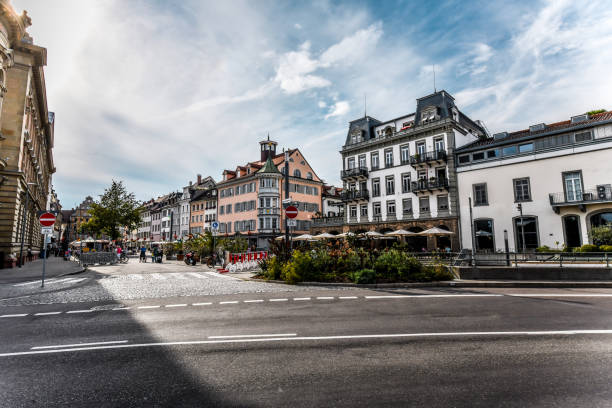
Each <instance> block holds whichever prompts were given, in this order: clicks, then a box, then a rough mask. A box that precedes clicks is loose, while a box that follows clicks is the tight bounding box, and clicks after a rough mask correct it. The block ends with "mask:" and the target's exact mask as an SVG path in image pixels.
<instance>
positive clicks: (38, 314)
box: [34, 312, 62, 316]
mask: <svg viewBox="0 0 612 408" xmlns="http://www.w3.org/2000/svg"><path fill="white" fill-rule="evenodd" d="M60 313H62V312H42V313H34V316H51V315H58V314H60Z"/></svg>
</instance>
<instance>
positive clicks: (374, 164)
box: [370, 152, 379, 170]
mask: <svg viewBox="0 0 612 408" xmlns="http://www.w3.org/2000/svg"><path fill="white" fill-rule="evenodd" d="M370 158H371V161H372V170H376V169H378V167H379V161H378V152H374V153H372V154H371V155H370Z"/></svg>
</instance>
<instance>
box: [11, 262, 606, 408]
mask: <svg viewBox="0 0 612 408" xmlns="http://www.w3.org/2000/svg"><path fill="white" fill-rule="evenodd" d="M133 268H134V269H128V268H125V269H116V270H114V271H113V274H119V275H122V277H121V278H103V277H100V276H91V277H90V278H88V280H87V281H86V282H85V284H81V285H80V286H79V287H77V288H72V289H67V290H66V291H65V292H66V293H64V295H66V296H67V297H64V298H58V299H55V298H53V299H49V298H48V296H49V294H48V293H43V294H40V295H37V296H33V297H27V298H22V299H11V300H10V302H9V303H6V302H5V303H4V304H2V303H0V333H1V335H0V406H2V407H5V406H6V407H22V406H23V407H30V406H34V407H38V406H45V407H53V406H70V407H79V406H108V407H116V406H147V407H151V406H172V407H176V406H247V407H251V406H252V407H260V406H261V407H263V406H296V407H302V406H346V407H348V406H351V407H353V406H368V407H369V406H466V407H467V406H470V407H472V406H567V407H570V406H571V407H576V406H589V407H593V406H602V407H604V406H611V405H612V388H611V387H610V384H612V290H605V289H591V290H588V289H580V290H569V289H541V290H537V289H498V290H494V289H488V290H480V289H479V290H465V289H464V290H460V289H457V290H450V289H446V290H365V289H354V290H353V289H343V290H330V289H321V288H303V287H287V286H284V285H271V284H264V283H261V284H260V283H257V282H242V281H236V280H234V279H229V278H228V279H226V278H217V277H212V276H211V277H210V278H197V277H195V276H193V275H192V276H193V278H194V279H193V280H188V279H187V278H185V279H180V278H176V276H175V278H176V279H175V280H176V282H178V281H181V283H176V285H178V286H181V287H183V286H184V285H185V282H182V281H183V280H188V281H189V282H190V285H191V286H192V287H196V288H198V290H199V291H200V293H199V294H196V295H193V293H194V289H193V288H192V289H190V290H189V291H187V292H186V293H187V294H178V295H176V292H180V291H181V290H182V289H181V290H178V289H177V290H176V291H175V292H173V293H175V295H174V296H165V297H164V296H161V297H160V296H155V294H156V293H157V291H156V289H151V288H144V286H147V285H153V286H155V285H167V284H169V283H168V281H171V279H174V278H171V276H170V275H169V276H166V278H167V279H155V278H151V279H147V277H144V276H143V278H142V279H139V278H130V277H128V275H130V274H131V273H126V271H127V272H134V273H140V274H142V275H144V273H145V272H143V271H141V272H136V271H138V267H133ZM177 268H178V266H177ZM177 270H183V271H184V272H185V273H192V272H193V269H172V271H170V269H169V270H168V271H167V272H161V271H158V272H151V273H159V274H164V273H167V274H171V273H182V272H176V271H177ZM149 272H150V271H149ZM97 273H98V274H100V273H101V272H99V271H98V272H97ZM186 276H188V275H186ZM114 279H119V280H121V282H122V285H123V286H118V287H115V286H107V287H106V289H104V288H102V289H101V288H100V286H102V282H103V281H105V280H114ZM118 282H119V281H118ZM243 283H244V284H248V285H247V286H246V287H245V286H241V285H242V284H243ZM130 285H132V286H135V287H137V288H136V289H134V290H135V291H136V292H137V293H138V296H133V295H131V294H130V293H131V292H130V291H129V288H128V287H129V286H130ZM251 285H255V286H253V287H251ZM257 285H262V286H261V288H260V289H261V290H258V289H257ZM270 286H271V287H270ZM109 288H110V289H109ZM245 288H246V289H245ZM87 290H89V291H90V292H86V291H87ZM104 290H106V291H108V295H109V296H108V297H104V298H103V299H99V297H98V295H99V294H100V293H101V291H104ZM74 291H77V292H78V296H76V295H75V294H74ZM113 291H115V292H113ZM71 292H73V293H72V294H71ZM196 292H197V291H196ZM87 293H90V294H95V295H96V296H94V297H93V298H92V299H90V300H87V299H85V298H83V297H82V296H85V295H86V294H87ZM113 293H114V294H113ZM61 294H62V292H57V293H55V294H54V296H60V295H61ZM145 295H146V296H145ZM71 297H75V298H78V301H70V299H72V298H71ZM19 302H21V303H19Z"/></svg>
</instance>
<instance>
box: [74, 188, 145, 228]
mask: <svg viewBox="0 0 612 408" xmlns="http://www.w3.org/2000/svg"><path fill="white" fill-rule="evenodd" d="M89 214H90V215H91V218H90V219H89V221H88V222H87V223H85V224H84V225H83V228H84V229H85V230H87V231H90V232H92V233H94V234H96V235H98V234H100V233H104V234H106V235H108V236H109V237H110V239H118V238H120V237H121V233H120V232H119V230H120V228H121V227H125V228H126V229H127V230H128V231H132V230H133V229H134V228H136V227H137V226H138V224H140V220H141V217H140V214H141V205H140V203H139V202H138V201H137V200H136V198H135V197H134V194H133V193H128V191H127V189H126V188H125V186H124V185H123V182H122V181H119V182H117V181H115V180H113V182H112V184H111V185H110V187H109V188H107V189H105V190H104V194H102V195H101V196H100V200H99V201H98V202H95V203H93V204H92V205H91V208H90V210H89Z"/></svg>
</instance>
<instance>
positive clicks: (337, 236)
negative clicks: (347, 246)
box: [336, 231, 355, 238]
mask: <svg viewBox="0 0 612 408" xmlns="http://www.w3.org/2000/svg"><path fill="white" fill-rule="evenodd" d="M354 236H355V233H354V232H350V231H349V232H343V233H342V234H338V235H336V238H346V237H354Z"/></svg>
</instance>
